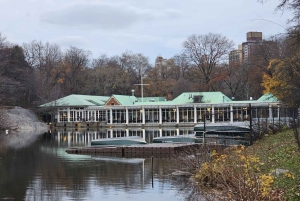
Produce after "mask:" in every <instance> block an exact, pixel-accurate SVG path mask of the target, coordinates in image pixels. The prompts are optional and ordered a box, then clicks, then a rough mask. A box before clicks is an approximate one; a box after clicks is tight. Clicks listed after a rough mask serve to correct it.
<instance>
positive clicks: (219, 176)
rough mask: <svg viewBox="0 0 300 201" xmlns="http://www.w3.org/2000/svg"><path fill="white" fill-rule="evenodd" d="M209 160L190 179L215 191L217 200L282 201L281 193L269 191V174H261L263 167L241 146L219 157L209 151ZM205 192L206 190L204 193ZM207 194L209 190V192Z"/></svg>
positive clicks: (271, 179) (276, 190)
mask: <svg viewBox="0 0 300 201" xmlns="http://www.w3.org/2000/svg"><path fill="white" fill-rule="evenodd" d="M211 157H212V160H211V161H210V162H206V163H203V165H202V166H201V167H200V168H199V169H198V171H197V173H196V174H195V176H194V179H195V181H196V182H197V183H198V184H199V185H201V186H202V187H205V188H206V190H211V189H212V188H213V189H217V190H218V191H219V192H220V193H219V194H216V195H215V196H216V197H217V199H220V200H282V199H283V193H282V192H281V191H280V190H279V189H272V184H273V182H274V177H273V176H272V173H269V174H263V173H262V172H261V166H262V165H263V164H262V163H261V162H260V160H259V158H258V157H256V156H255V155H252V154H249V153H247V151H246V149H245V147H244V146H240V147H237V146H234V147H233V148H231V149H227V150H226V151H225V152H224V153H223V154H218V153H217V152H216V151H213V152H212V154H211ZM207 192H209V191H207ZM210 192H211V191H210Z"/></svg>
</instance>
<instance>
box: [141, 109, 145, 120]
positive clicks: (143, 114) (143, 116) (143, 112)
mask: <svg viewBox="0 0 300 201" xmlns="http://www.w3.org/2000/svg"><path fill="white" fill-rule="evenodd" d="M142 124H145V108H144V107H142Z"/></svg>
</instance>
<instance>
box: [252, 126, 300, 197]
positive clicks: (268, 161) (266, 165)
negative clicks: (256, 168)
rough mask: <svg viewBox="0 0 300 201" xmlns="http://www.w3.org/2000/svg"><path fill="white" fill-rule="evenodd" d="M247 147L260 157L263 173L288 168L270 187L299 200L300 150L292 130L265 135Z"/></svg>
mask: <svg viewBox="0 0 300 201" xmlns="http://www.w3.org/2000/svg"><path fill="white" fill-rule="evenodd" d="M248 149H249V152H252V153H254V154H256V155H257V156H258V157H259V158H260V161H261V162H262V163H263V165H261V171H262V172H263V173H269V172H272V171H274V170H275V169H276V168H281V169H285V170H289V173H286V174H281V175H280V176H279V177H276V178H275V179H274V183H273V184H272V188H274V189H276V188H279V189H282V190H283V192H284V197H285V198H286V199H287V200H297V201H298V200H300V151H299V149H298V147H297V144H296V142H295V138H294V134H293V131H292V130H287V131H283V132H281V133H278V134H274V135H268V136H265V137H264V138H263V139H261V140H259V141H257V142H255V143H254V144H253V146H250V147H249V148H248Z"/></svg>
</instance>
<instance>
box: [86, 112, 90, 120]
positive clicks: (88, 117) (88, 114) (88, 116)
mask: <svg viewBox="0 0 300 201" xmlns="http://www.w3.org/2000/svg"><path fill="white" fill-rule="evenodd" d="M86 118H87V121H90V111H89V110H88V111H87V117H86Z"/></svg>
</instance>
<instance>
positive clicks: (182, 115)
mask: <svg viewBox="0 0 300 201" xmlns="http://www.w3.org/2000/svg"><path fill="white" fill-rule="evenodd" d="M179 122H194V108H192V107H191V108H179Z"/></svg>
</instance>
